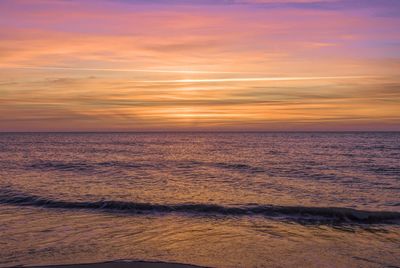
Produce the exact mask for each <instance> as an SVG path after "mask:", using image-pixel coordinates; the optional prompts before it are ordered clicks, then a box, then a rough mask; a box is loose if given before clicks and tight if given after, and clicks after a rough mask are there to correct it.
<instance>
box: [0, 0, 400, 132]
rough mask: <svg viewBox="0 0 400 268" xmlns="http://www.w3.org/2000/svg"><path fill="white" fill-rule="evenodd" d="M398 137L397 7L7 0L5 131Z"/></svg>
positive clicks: (374, 0)
mask: <svg viewBox="0 0 400 268" xmlns="http://www.w3.org/2000/svg"><path fill="white" fill-rule="evenodd" d="M342 130H349V131H373V130H377V131H400V1H398V0H276V1H273V0H204V1H202V0H154V1H152V0H97V1H94V0H87V1H78V0H1V1H0V131H342Z"/></svg>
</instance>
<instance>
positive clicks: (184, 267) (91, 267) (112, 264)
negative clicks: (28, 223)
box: [9, 260, 206, 268]
mask: <svg viewBox="0 0 400 268" xmlns="http://www.w3.org/2000/svg"><path fill="white" fill-rule="evenodd" d="M12 267H26V268H206V267H205V266H197V265H192V264H184V263H175V262H162V261H129V260H126V261H125V260H117V261H106V262H97V263H78V264H55V265H34V266H25V265H17V266H10V267H9V268H12Z"/></svg>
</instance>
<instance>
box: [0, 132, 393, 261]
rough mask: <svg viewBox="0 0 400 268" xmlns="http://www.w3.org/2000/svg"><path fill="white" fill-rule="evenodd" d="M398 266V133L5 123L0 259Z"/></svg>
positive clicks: (0, 156) (0, 154)
mask: <svg viewBox="0 0 400 268" xmlns="http://www.w3.org/2000/svg"><path fill="white" fill-rule="evenodd" d="M118 259H132V260H159V261H172V262H181V263H190V264H197V265H203V266H211V267H400V133H103V134H99V133H97V134H96V133H85V134H82V133H81V134H79V133H75V134H73V133H71V134H65V133H41V134H33V133H19V134H16V133H3V134H0V266H2V267H7V266H12V265H39V264H63V263H83V262H99V261H106V260H118Z"/></svg>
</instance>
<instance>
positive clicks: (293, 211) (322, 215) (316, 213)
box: [0, 191, 400, 224]
mask: <svg viewBox="0 0 400 268" xmlns="http://www.w3.org/2000/svg"><path fill="white" fill-rule="evenodd" d="M0 204H8V205H14V206H31V207H43V208H49V209H88V210H99V211H108V212H126V213H131V214H145V213H186V214H194V215H202V216H213V215H216V216H217V215H226V216H251V215H260V216H265V217H269V218H275V219H286V220H290V221H295V222H300V223H301V222H305V223H306V222H308V223H320V224H325V223H326V224H327V223H331V224H341V223H361V224H379V223H385V224H399V223H400V212H392V211H367V210H357V209H350V208H343V207H307V206H276V205H251V206H222V205H216V204H187V203H183V204H152V203H138V202H127V201H112V200H111V201H105V200H100V201H93V202H89V201H88V202H82V201H64V200H57V199H49V198H44V197H40V196H35V195H30V194H25V193H15V192H10V191H7V192H5V193H0Z"/></svg>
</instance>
